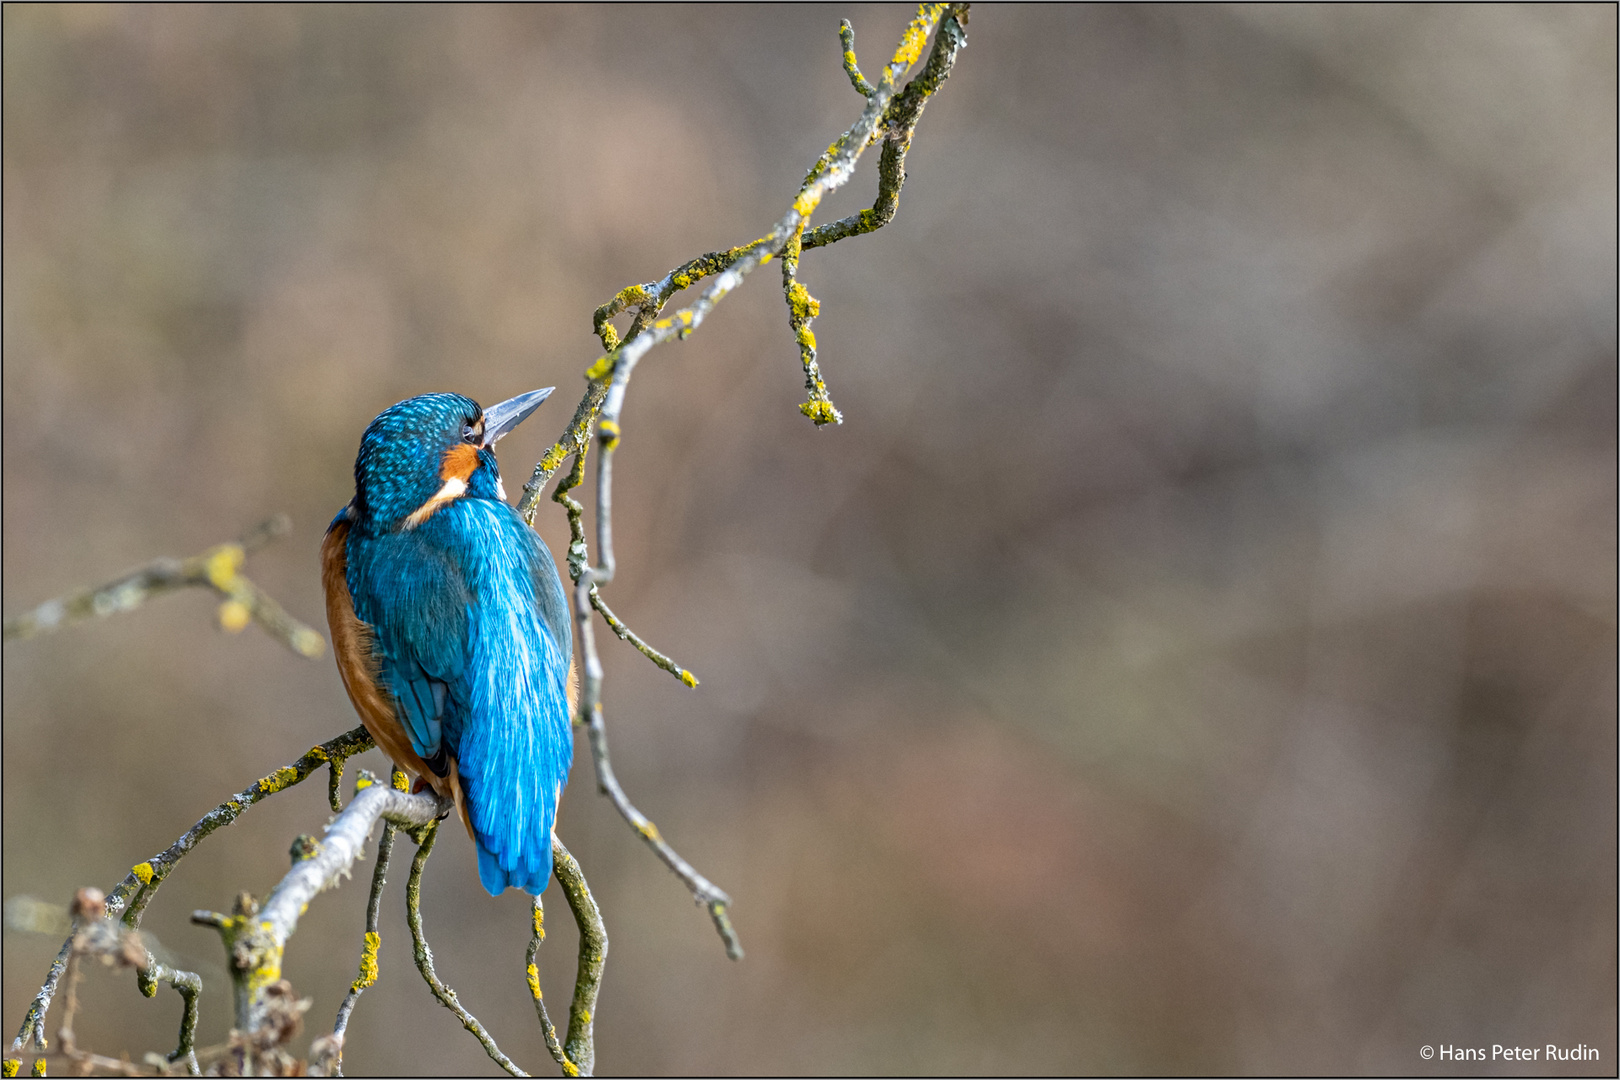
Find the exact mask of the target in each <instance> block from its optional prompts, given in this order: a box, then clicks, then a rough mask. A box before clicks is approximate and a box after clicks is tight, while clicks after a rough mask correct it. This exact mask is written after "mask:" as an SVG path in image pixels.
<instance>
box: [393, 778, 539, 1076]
mask: <svg viewBox="0 0 1620 1080" xmlns="http://www.w3.org/2000/svg"><path fill="white" fill-rule="evenodd" d="M416 797H417V798H422V796H416ZM418 835H419V837H420V839H418V841H417V844H418V846H417V849H416V858H414V859H412V860H411V876H410V878H409V880H407V881H406V883H405V915H406V921H407V922H409V923H410V926H411V944H412V945H413V946H414V947H415V952H416V969H417V970H418V971H420V972H421V973H422V978H423V979H424V980H426V982H427V984H428V989H429V990H432V991H433V996H434V997H436V998H438V999H439V1004H440V1005H443V1006H444V1007H445V1008H447V1009H449V1010H450V1011H451V1012H453V1013H455V1014H456V1019H458V1020H460V1021H461V1026H462V1027H464V1028H466V1029H467V1030H468V1031H470V1032H472V1036H473V1038H475V1039H477V1040H478V1042H479V1043H480V1044H481V1045H482V1046H483V1048H484V1052H485V1053H486V1054H488V1055H489V1056H490V1060H492V1061H494V1062H495V1064H497V1065H499V1066H500V1067H501V1068H503V1069H505V1070H506V1071H507V1072H509V1073H511V1074H512V1075H513V1076H528V1075H529V1074H528V1073H526V1072H524V1071H523V1070H522V1069H520V1068H518V1067H517V1066H516V1065H514V1064H513V1063H512V1059H511V1058H509V1057H507V1056H506V1055H505V1054H503V1053H502V1052H501V1048H500V1047H499V1046H496V1045H495V1040H494V1039H493V1038H491V1037H490V1034H489V1032H487V1031H485V1030H484V1025H483V1024H481V1023H479V1022H478V1018H477V1017H476V1016H474V1015H473V1014H472V1013H470V1012H468V1011H467V1010H466V1009H465V1008H463V1007H462V1004H461V1002H460V1001H458V1000H457V999H456V992H455V991H454V990H452V989H450V988H449V987H448V986H446V985H444V983H442V982H440V981H439V976H438V973H437V972H435V971H434V970H433V950H432V949H431V948H429V947H428V943H427V938H426V937H425V936H424V935H423V933H422V867H423V866H425V865H427V859H428V856H429V855H431V854H433V844H434V842H435V841H436V840H438V837H439V823H438V822H437V821H433V822H430V823H428V825H427V827H426V828H424V829H423V830H422V831H421V832H420V833H419V834H418Z"/></svg>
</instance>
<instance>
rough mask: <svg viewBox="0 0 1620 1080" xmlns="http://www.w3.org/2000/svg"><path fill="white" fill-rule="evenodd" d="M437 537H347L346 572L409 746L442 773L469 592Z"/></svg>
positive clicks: (462, 659) (462, 662)
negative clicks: (373, 638) (373, 632)
mask: <svg viewBox="0 0 1620 1080" xmlns="http://www.w3.org/2000/svg"><path fill="white" fill-rule="evenodd" d="M436 539H437V538H436V537H434V536H432V535H431V534H428V533H426V532H424V531H420V530H413V531H409V532H399V533H389V534H385V535H380V536H374V537H361V536H358V535H354V536H351V538H350V545H351V550H350V558H349V566H348V576H349V589H350V592H351V593H352V595H353V596H354V606H355V614H356V615H357V616H359V617H360V618H361V619H362V620H364V621H365V622H368V623H370V624H371V625H372V626H373V627H374V628H375V630H376V645H375V648H376V651H377V654H378V655H377V662H378V674H379V675H380V676H381V677H382V681H383V682H384V684H385V685H386V686H387V688H388V691H389V692H390V693H391V694H392V695H393V697H394V700H395V702H396V703H397V704H398V713H399V719H400V722H401V723H402V724H403V725H404V727H405V730H406V733H407V734H408V735H409V736H410V740H411V749H413V750H415V751H416V753H417V754H418V756H420V757H421V758H422V759H423V760H424V761H426V762H427V763H428V766H429V767H430V768H432V769H433V771H434V772H435V773H438V774H439V775H440V776H443V775H445V773H446V772H447V771H448V768H449V765H448V761H447V757H446V755H447V750H448V748H447V746H446V743H445V739H444V721H445V717H446V715H447V713H449V712H450V711H452V710H453V709H454V707H455V702H454V701H453V700H452V696H453V695H452V687H454V686H456V685H457V684H458V683H459V682H460V680H461V678H462V674H463V672H464V670H465V668H466V664H467V653H468V649H467V642H468V637H469V619H470V608H471V604H472V594H471V592H470V591H469V589H468V586H467V580H466V575H465V574H464V572H463V567H462V565H461V560H460V559H459V558H457V557H456V556H455V555H454V554H453V553H452V552H449V551H446V550H445V549H444V547H443V546H442V545H440V544H439V543H436V542H435V540H436ZM357 548H358V549H359V550H356V549H357Z"/></svg>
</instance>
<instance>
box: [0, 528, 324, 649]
mask: <svg viewBox="0 0 1620 1080" xmlns="http://www.w3.org/2000/svg"><path fill="white" fill-rule="evenodd" d="M291 528H292V522H291V521H289V520H288V519H287V517H286V515H284V514H278V515H276V516H275V517H273V518H271V519H270V520H269V521H266V522H265V523H264V524H262V525H260V526H258V527H257V528H255V529H254V530H253V531H252V532H251V533H249V534H248V536H246V537H245V538H243V539H242V540H240V541H238V542H236V543H230V544H220V545H219V546H217V547H212V548H209V549H208V550H207V551H205V552H203V553H202V554H200V555H193V556H191V558H189V559H169V558H163V559H153V560H152V561H151V562H149V563H147V564H146V565H145V566H142V567H139V568H137V569H135V570H131V571H130V572H129V573H127V574H125V575H123V576H122V577H119V578H117V579H115V580H113V581H110V582H108V583H107V584H105V585H99V586H96V587H95V588H90V589H81V590H79V591H78V592H75V593H69V594H68V595H67V596H61V597H58V598H56V599H55V600H49V601H46V602H45V603H43V604H41V605H40V606H39V607H37V608H35V609H34V610H33V611H30V612H26V613H24V614H22V615H17V616H14V617H12V618H10V619H7V620H6V622H5V640H6V641H20V640H22V639H24V638H30V637H34V636H35V635H37V634H44V633H49V632H50V631H52V630H56V629H58V628H59V627H61V626H63V625H65V624H67V623H70V622H74V621H77V620H79V619H87V618H91V617H92V616H95V617H103V618H104V617H106V616H108V615H112V614H114V613H116V612H120V611H130V610H133V609H134V608H137V607H139V606H140V605H141V604H143V603H145V602H146V601H147V600H150V599H151V598H152V597H154V596H159V595H161V594H163V593H167V592H173V591H174V590H176V589H184V588H189V587H192V586H202V587H206V588H210V589H213V590H214V591H215V592H217V593H218V594H219V595H220V596H222V597H224V598H225V599H224V602H223V603H222V604H220V606H219V624H220V626H222V627H223V628H224V629H226V630H228V631H230V632H231V633H236V632H238V631H240V630H241V629H243V628H244V627H246V626H247V624H248V623H249V622H256V623H258V624H259V625H260V626H261V627H263V628H264V631H265V632H266V633H268V634H269V635H270V636H271V637H273V638H275V639H276V640H277V641H280V642H281V643H282V644H283V645H285V646H287V648H289V649H291V650H292V651H293V652H295V653H298V654H299V655H300V656H307V657H309V658H310V659H315V658H317V657H319V656H320V655H321V653H322V652H324V651H325V649H326V639H325V638H323V637H321V635H320V634H319V633H318V632H317V631H315V630H312V629H310V628H309V627H308V626H305V625H304V624H303V623H301V622H299V621H298V620H297V619H295V618H293V617H292V616H291V615H289V614H287V612H286V610H285V609H283V608H282V606H281V605H280V604H278V603H276V601H275V599H274V598H272V597H271V596H270V594H268V593H266V592H265V591H264V590H263V589H261V588H259V587H258V586H257V585H255V584H254V583H253V582H251V581H249V580H248V579H247V578H246V577H245V576H244V575H243V574H242V573H241V572H240V571H241V567H242V561H243V560H244V559H245V558H246V557H247V555H248V553H249V552H251V551H253V550H255V549H256V548H260V547H263V546H264V545H265V544H267V543H269V542H270V541H271V540H273V539H275V538H276V537H278V536H283V535H285V534H286V533H287V531H288V530H290V529H291Z"/></svg>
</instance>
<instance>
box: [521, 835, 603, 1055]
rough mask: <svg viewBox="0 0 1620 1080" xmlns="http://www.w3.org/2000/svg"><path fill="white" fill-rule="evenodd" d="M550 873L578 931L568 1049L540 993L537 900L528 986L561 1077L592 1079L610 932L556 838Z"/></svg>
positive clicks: (541, 933) (541, 911)
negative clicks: (599, 996)
mask: <svg viewBox="0 0 1620 1080" xmlns="http://www.w3.org/2000/svg"><path fill="white" fill-rule="evenodd" d="M551 868H552V873H553V875H554V876H555V877H556V878H557V884H558V885H560V886H562V890H563V897H564V899H566V900H567V901H568V907H569V910H571V911H572V912H573V913H574V922H575V923H576V924H577V925H578V926H579V970H578V972H577V973H576V974H575V976H574V1000H573V1003H572V1005H570V1006H569V1009H568V1041H567V1044H566V1045H559V1044H558V1042H557V1029H556V1028H554V1027H552V1026H551V1017H550V1016H548V1015H546V1002H545V998H544V996H543V995H542V994H541V993H540V969H539V968H538V967H537V966H536V965H535V956H536V954H537V953H539V951H540V943H541V942H542V941H544V940H546V916H545V908H544V907H543V906H542V905H541V903H540V897H538V896H536V897H535V898H534V911H533V916H534V933H533V936H531V937H530V939H529V949H528V952H527V953H526V954H525V955H524V964H525V966H524V973H525V975H526V976H527V977H528V981H529V996H531V997H532V998H534V1009H535V1014H536V1015H537V1016H538V1017H539V1018H540V1030H541V1031H542V1032H543V1033H544V1034H545V1037H546V1049H548V1050H550V1051H551V1056H552V1057H553V1058H555V1059H556V1060H557V1064H558V1065H560V1066H561V1067H562V1071H563V1075H565V1076H590V1075H591V1074H592V1072H593V1070H594V1069H595V1068H596V1035H595V1027H594V1025H595V1014H596V995H597V992H598V991H599V990H601V988H602V966H603V965H604V964H605V963H606V962H607V951H608V939H607V927H605V926H603V925H602V912H601V911H600V910H599V909H598V908H597V906H596V899H595V897H593V896H591V887H590V884H589V883H588V882H586V880H585V875H584V873H583V872H582V871H581V870H580V868H579V863H578V862H576V861H575V860H574V856H573V855H571V854H570V853H569V851H568V849H567V848H565V847H563V844H562V841H561V840H558V839H557V835H556V834H555V833H553V834H552V836H551Z"/></svg>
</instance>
